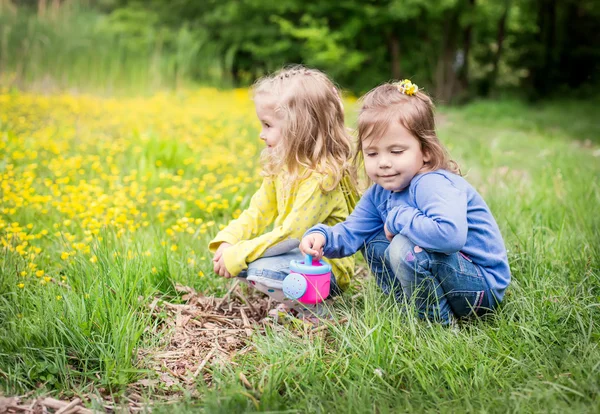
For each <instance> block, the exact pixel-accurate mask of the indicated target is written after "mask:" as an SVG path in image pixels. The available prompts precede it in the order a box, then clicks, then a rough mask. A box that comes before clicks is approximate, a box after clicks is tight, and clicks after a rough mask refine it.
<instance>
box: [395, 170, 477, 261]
mask: <svg viewBox="0 0 600 414" xmlns="http://www.w3.org/2000/svg"><path fill="white" fill-rule="evenodd" d="M414 191H415V201H416V204H417V208H415V207H411V206H409V205H401V206H398V207H396V208H394V209H393V210H391V211H390V212H389V214H388V217H387V220H386V223H385V225H386V227H387V229H388V230H389V231H390V233H392V234H402V235H403V236H406V237H408V238H409V239H410V240H411V241H412V242H413V243H415V244H416V245H418V246H420V247H422V248H424V249H426V250H432V251H436V252H441V253H446V254H452V253H456V252H458V251H459V250H460V249H462V248H463V247H464V245H465V243H466V241H467V230H468V223H467V196H466V193H465V192H464V191H461V190H459V189H458V188H456V187H455V186H454V184H453V183H452V182H451V181H450V180H448V179H447V178H446V177H444V176H443V175H441V174H435V173H434V174H427V175H425V176H423V177H422V178H421V179H420V180H419V181H418V183H417V186H416V188H415V190H414Z"/></svg>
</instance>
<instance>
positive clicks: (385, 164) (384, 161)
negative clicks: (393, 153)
mask: <svg viewBox="0 0 600 414" xmlns="http://www.w3.org/2000/svg"><path fill="white" fill-rule="evenodd" d="M391 166H392V163H391V162H390V160H389V159H388V157H380V158H379V168H389V167H391Z"/></svg>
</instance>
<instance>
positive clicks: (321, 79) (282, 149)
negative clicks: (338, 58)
mask: <svg viewBox="0 0 600 414" xmlns="http://www.w3.org/2000/svg"><path fill="white" fill-rule="evenodd" d="M253 98H254V101H255V102H258V101H261V100H266V102H268V103H269V105H272V106H273V108H274V110H275V113H276V115H277V116H278V117H279V118H280V119H281V120H282V121H283V128H282V131H281V141H280V143H279V144H278V145H276V146H275V147H274V148H272V149H270V150H268V149H266V148H265V150H263V152H262V154H261V164H262V168H263V171H262V175H263V176H265V177H274V176H276V175H278V174H280V173H281V172H282V171H284V172H285V173H286V181H287V183H288V184H293V183H295V182H296V181H298V180H302V179H304V178H306V177H308V176H309V175H310V174H311V173H312V172H318V173H321V174H323V180H322V181H321V189H322V190H323V191H325V192H328V191H331V190H333V189H334V188H335V187H337V185H338V184H339V183H340V181H341V180H342V178H343V177H344V175H345V174H347V175H349V177H350V178H351V182H352V183H353V184H355V183H356V168H355V166H354V164H353V163H352V155H353V145H352V140H351V138H350V134H349V133H348V131H347V130H346V127H345V125H344V107H343V105H342V100H341V98H340V95H339V93H338V90H337V89H336V87H335V85H334V84H333V82H332V81H331V80H330V79H329V78H328V77H327V76H326V75H325V74H324V73H322V72H320V71H318V70H316V69H308V68H306V67H304V66H292V67H288V68H284V69H282V70H280V71H278V72H276V73H274V74H272V75H270V76H266V77H263V78H261V79H259V80H258V81H257V82H256V83H255V84H254V87H253Z"/></svg>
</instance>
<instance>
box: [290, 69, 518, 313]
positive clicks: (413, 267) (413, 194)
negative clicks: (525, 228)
mask: <svg viewBox="0 0 600 414" xmlns="http://www.w3.org/2000/svg"><path fill="white" fill-rule="evenodd" d="M357 161H358V162H360V161H364V167H365V170H366V173H367V175H368V176H369V178H370V179H371V180H372V181H373V183H374V184H373V185H372V186H371V187H370V188H369V189H368V190H367V191H366V193H365V194H364V195H363V197H362V199H361V200H360V202H359V203H358V205H357V206H356V209H355V210H354V212H353V213H352V214H351V215H350V216H348V218H347V219H346V221H344V222H342V223H338V224H336V225H334V226H331V227H329V226H326V225H323V224H319V225H316V226H314V227H312V228H311V229H309V230H308V231H307V232H306V234H305V236H304V237H303V239H302V242H301V244H300V250H302V252H303V253H305V254H311V255H313V256H316V257H317V258H321V256H326V257H328V258H339V257H345V256H349V255H352V254H354V253H355V252H356V251H357V250H359V249H361V250H362V252H363V255H364V256H365V259H366V260H367V263H368V264H369V267H370V268H371V270H372V272H373V273H374V274H375V277H376V279H377V283H378V285H379V286H380V287H381V288H382V289H383V290H384V292H385V293H392V294H394V295H395V297H396V299H397V300H401V301H404V300H407V301H409V302H413V301H414V303H415V307H416V309H417V311H418V313H419V316H421V317H422V318H427V319H430V320H435V321H440V322H442V323H444V324H449V323H450V322H451V321H452V320H453V319H454V318H462V317H467V316H470V315H473V314H477V315H481V314H483V313H485V312H486V311H489V310H492V309H494V308H495V307H496V306H497V304H498V303H500V302H501V301H502V298H503V296H504V291H505V289H506V287H507V286H508V284H509V283H510V269H509V266H508V259H507V257H506V249H505V247H504V242H503V240H502V235H501V234H500V230H499V228H498V225H497V224H496V221H495V220H494V217H493V216H492V213H491V212H490V209H489V208H488V206H487V205H486V203H485V201H484V200H483V198H482V197H481V196H480V195H479V193H477V191H476V190H475V189H474V188H473V187H472V186H471V185H470V184H469V183H468V182H467V181H466V180H465V179H463V178H462V177H461V176H460V171H459V168H458V165H457V164H456V163H455V162H454V161H452V160H451V159H450V158H449V156H448V153H447V151H446V149H445V148H444V146H443V145H442V144H441V143H440V141H439V139H438V137H437V135H436V131H435V121H434V106H433V103H432V101H431V99H430V98H429V96H427V95H426V94H425V93H423V92H421V91H419V90H418V87H417V86H416V85H414V84H412V83H411V82H410V81H408V80H404V81H402V82H398V83H387V84H384V85H381V86H379V87H377V88H375V89H373V90H372V91H371V92H369V93H368V94H367V95H366V96H365V97H364V98H363V99H362V108H361V111H360V115H359V118H358V152H357Z"/></svg>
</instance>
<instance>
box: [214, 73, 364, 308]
mask: <svg viewBox="0 0 600 414" xmlns="http://www.w3.org/2000/svg"><path fill="white" fill-rule="evenodd" d="M253 92H254V94H253V95H254V103H255V107H256V115H257V117H258V119H259V120H260V122H261V125H262V130H261V132H260V139H261V140H263V141H264V143H265V149H264V150H263V152H262V154H261V165H262V169H263V171H262V175H263V177H264V179H263V182H262V185H261V187H260V188H259V189H258V191H257V192H256V194H254V196H253V197H252V199H251V201H250V206H249V207H248V209H246V210H245V211H244V212H243V213H242V214H241V215H240V217H239V218H238V219H236V220H233V221H231V222H230V223H229V225H228V226H227V227H226V228H225V229H223V230H222V231H220V232H219V233H218V234H217V235H216V237H215V238H214V239H213V240H212V241H211V242H210V244H209V248H210V250H211V252H214V258H213V264H214V271H215V273H216V274H218V275H220V276H223V277H236V276H237V277H241V278H244V279H246V280H247V282H248V283H249V284H250V285H251V286H254V287H255V288H257V289H258V290H260V291H262V292H264V293H266V294H267V295H269V296H271V297H273V298H274V299H275V300H277V301H280V302H285V298H284V295H283V291H282V281H283V279H284V278H285V277H286V276H287V275H288V274H289V273H290V269H289V264H290V261H291V260H300V261H301V260H303V255H302V253H301V252H300V250H299V249H298V245H299V240H300V239H301V238H302V235H303V234H304V232H306V230H308V229H309V228H311V227H312V226H314V225H315V224H317V223H324V224H326V225H328V226H333V225H334V224H336V223H340V222H342V221H344V220H345V219H346V217H347V216H348V215H349V214H350V212H351V211H352V209H353V208H354V206H355V205H356V201H357V198H358V196H357V193H356V186H355V183H356V172H355V169H354V168H353V167H352V153H353V149H352V144H351V139H350V137H349V135H348V133H347V130H346V128H345V126H344V108H343V106H342V101H341V99H340V96H339V94H338V91H337V89H336V88H335V86H334V85H333V83H332V82H331V80H329V78H328V77H327V76H326V75H325V74H323V73H322V72H319V71H317V70H314V69H307V68H304V67H302V66H296V67H292V68H287V69H283V70H281V71H279V72H277V73H275V74H273V75H271V76H268V77H265V78H262V79H260V80H259V81H257V83H256V84H255V85H254V90H253ZM271 225H272V229H271V230H269V231H267V228H268V227H269V226H271ZM330 264H331V266H332V277H331V294H332V295H336V294H339V293H340V292H341V291H343V290H345V289H346V288H347V287H348V285H349V282H350V277H351V275H352V274H353V271H354V259H353V258H352V257H347V258H343V259H335V260H331V261H330Z"/></svg>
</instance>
